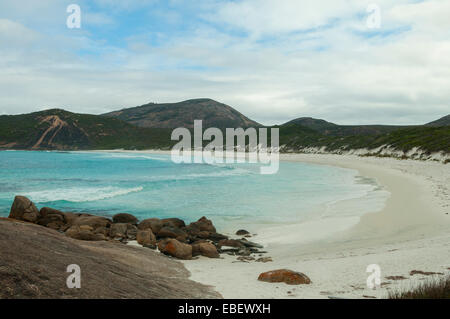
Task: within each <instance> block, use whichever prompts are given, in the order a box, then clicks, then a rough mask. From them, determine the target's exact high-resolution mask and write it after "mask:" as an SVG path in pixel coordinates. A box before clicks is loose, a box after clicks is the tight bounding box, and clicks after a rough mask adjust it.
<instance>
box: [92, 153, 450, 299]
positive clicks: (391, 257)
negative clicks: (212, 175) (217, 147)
mask: <svg viewBox="0 0 450 319" xmlns="http://www.w3.org/2000/svg"><path fill="white" fill-rule="evenodd" d="M95 152H98V153H101V152H116V153H138V154H165V155H167V154H170V151H152V150H148V151H122V150H112V151H95ZM280 161H284V162H302V163H309V164H314V165H327V166H333V167H341V168H345V169H351V170H354V171H357V172H358V175H357V176H355V177H356V178H361V180H362V181H363V180H364V179H366V178H369V179H370V180H373V181H376V184H377V185H380V186H382V188H383V189H384V190H387V191H388V192H389V193H390V196H389V197H388V198H387V199H386V201H385V205H384V207H383V208H380V209H375V208H374V207H372V205H373V203H371V202H369V200H368V198H364V197H362V198H358V199H363V200H367V205H368V206H369V207H371V211H372V212H369V213H365V210H364V214H363V213H361V216H353V215H351V216H346V215H345V214H344V215H341V214H339V216H333V214H327V215H326V217H325V218H319V219H318V220H315V219H313V220H306V221H304V222H301V223H290V224H287V223H285V224H272V225H258V224H252V225H253V226H255V225H257V226H259V227H255V228H254V229H247V230H250V231H251V233H252V234H254V233H257V234H256V235H254V236H253V237H252V239H250V240H252V241H255V242H257V243H260V244H263V245H264V250H265V251H267V252H268V253H267V254H265V255H264V257H271V258H272V259H273V261H272V262H266V263H264V262H256V261H249V262H248V261H244V262H243V261H238V260H237V258H236V256H229V255H226V254H225V255H223V256H224V257H223V256H222V258H220V259H209V258H205V257H199V258H198V259H195V260H187V261H182V263H183V264H184V267H185V268H186V269H187V270H188V272H189V274H190V277H189V279H190V280H193V281H195V282H198V283H201V284H203V285H207V286H211V287H214V289H215V290H216V291H217V292H218V293H220V295H222V296H223V297H224V298H238V299H239V298H246V299H258V298H265V299H270V298H289V299H290V298H329V297H339V298H372V297H374V298H383V297H386V295H387V292H388V290H389V289H398V288H399V287H403V288H404V287H407V286H408V285H415V284H417V283H418V282H420V281H421V280H425V279H427V278H429V277H427V276H425V275H413V274H410V272H411V271H412V270H419V271H426V272H439V273H445V274H448V273H449V271H450V261H449V260H448V256H450V233H449V232H448V230H450V216H449V215H448V213H450V210H449V207H450V192H449V189H448V186H447V185H450V171H449V170H448V168H447V166H446V165H445V164H442V163H437V162H431V161H416V160H398V159H394V158H374V157H359V156H355V155H334V154H333V155H332V154H329V155H324V154H280ZM346 200H350V201H351V200H352V199H346ZM346 200H345V199H343V200H338V201H336V203H337V204H340V203H341V202H344V201H346ZM336 203H334V204H336ZM325 206H326V205H325ZM345 207H346V206H345V205H343V206H342V207H340V208H338V209H337V211H339V209H341V210H342V209H345ZM347 207H348V206H347ZM334 211H336V210H334ZM275 213H276V212H275ZM242 227H244V228H246V227H249V228H250V227H251V226H250V225H248V226H246V225H242ZM255 230H256V231H255ZM228 234H229V233H228ZM230 237H237V236H233V235H232V236H230ZM255 257H256V258H258V257H257V256H255ZM372 264H377V265H379V266H380V268H381V274H382V275H381V281H382V287H381V289H377V290H369V289H367V287H366V280H367V277H368V275H369V274H367V273H366V268H367V266H368V265H372ZM281 268H287V269H291V270H294V271H299V272H303V273H305V274H306V275H307V276H308V277H309V278H311V280H312V284H311V285H302V286H288V285H285V284H269V283H263V282H259V281H257V278H258V275H259V274H260V273H262V272H266V271H270V270H274V269H281ZM391 276H402V277H404V280H397V279H392V278H387V277H391Z"/></svg>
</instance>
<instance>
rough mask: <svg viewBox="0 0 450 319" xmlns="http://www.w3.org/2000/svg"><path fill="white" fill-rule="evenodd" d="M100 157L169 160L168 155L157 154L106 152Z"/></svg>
mask: <svg viewBox="0 0 450 319" xmlns="http://www.w3.org/2000/svg"><path fill="white" fill-rule="evenodd" d="M100 157H102V158H124V159H148V160H153V161H163V162H169V161H171V159H170V157H158V156H149V155H138V154H119V153H117V154H115V153H108V154H102V155H101V156H100Z"/></svg>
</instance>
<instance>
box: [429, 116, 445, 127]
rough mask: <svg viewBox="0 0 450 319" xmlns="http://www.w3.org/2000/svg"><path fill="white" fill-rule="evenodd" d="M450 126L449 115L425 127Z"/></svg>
mask: <svg viewBox="0 0 450 319" xmlns="http://www.w3.org/2000/svg"><path fill="white" fill-rule="evenodd" d="M449 125H450V114H449V115H447V116H444V117H441V118H440V119H439V120H436V121H433V122H430V123H428V124H425V126H434V127H438V126H449Z"/></svg>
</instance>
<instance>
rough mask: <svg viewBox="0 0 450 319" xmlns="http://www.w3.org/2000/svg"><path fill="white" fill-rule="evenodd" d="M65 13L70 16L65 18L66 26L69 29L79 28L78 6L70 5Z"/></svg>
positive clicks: (79, 11)
mask: <svg viewBox="0 0 450 319" xmlns="http://www.w3.org/2000/svg"><path fill="white" fill-rule="evenodd" d="M66 11H67V13H70V15H69V16H68V17H67V20H66V25H67V27H68V28H69V29H80V28H81V8H80V6H79V5H78V4H71V5H69V6H67V9H66Z"/></svg>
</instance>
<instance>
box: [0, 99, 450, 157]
mask: <svg viewBox="0 0 450 319" xmlns="http://www.w3.org/2000/svg"><path fill="white" fill-rule="evenodd" d="M175 104H177V103H175ZM178 104H179V105H177V106H173V104H172V107H173V108H174V109H173V110H172V109H171V107H170V106H169V105H168V104H164V105H162V104H152V105H147V106H143V107H141V108H139V107H138V108H132V109H127V110H122V111H118V112H113V113H115V116H112V115H111V114H113V113H110V114H109V115H108V116H102V115H89V114H77V113H71V112H67V111H64V110H61V109H52V110H46V111H41V112H35V113H30V114H22V115H4V116H0V149H29V150H105V149H127V150H135V149H137V150H141V149H170V148H171V147H172V146H173V145H174V144H175V143H176V141H171V139H170V136H171V132H172V129H171V128H158V127H155V128H146V127H139V126H137V125H133V124H131V123H133V120H132V119H133V118H134V119H142V114H147V115H148V114H153V115H152V116H156V114H159V115H158V116H156V117H155V118H153V120H152V121H153V122H152V123H153V124H155V123H163V122H164V123H165V124H168V123H171V124H170V125H173V124H177V125H178V124H183V123H185V124H186V126H182V125H181V127H187V128H190V127H192V124H193V121H194V119H199V118H202V117H203V118H206V119H210V120H211V121H212V120H213V119H215V121H216V122H211V121H210V122H209V124H211V123H216V124H220V125H226V126H227V127H234V128H238V127H243V128H245V127H247V126H246V125H250V124H252V123H253V124H254V125H253V126H254V127H260V125H259V124H258V123H256V122H254V121H252V120H250V119H248V118H246V117H244V116H243V115H242V114H240V113H239V112H237V111H235V110H234V109H232V108H230V107H228V106H226V105H224V104H220V103H218V102H215V101H213V100H209V99H201V100H190V101H185V102H181V103H178ZM191 106H192V108H191ZM199 108H200V109H201V111H198V109H199ZM149 110H152V111H151V112H150V113H149ZM158 110H159V111H158ZM180 110H182V111H183V112H182V113H180ZM211 110H214V112H212V113H208V112H210V111H211ZM172 112H174V113H172ZM197 112H199V113H197ZM205 112H206V113H205ZM234 112H236V113H234ZM141 113H142V114H141ZM171 114H172V115H173V114H175V117H174V118H171ZM182 114H185V115H186V118H184V117H183V116H182ZM208 114H209V115H208ZM216 115H217V116H219V115H220V116H219V117H217V118H214V116H216ZM205 116H206V117H205ZM147 119H148V118H147ZM447 119H448V116H447V117H443V118H442V119H439V120H438V121H435V122H432V123H430V124H428V125H423V126H386V125H337V124H334V123H330V122H327V121H325V120H319V119H313V118H299V119H296V120H293V121H290V122H288V123H286V124H284V125H281V126H274V127H276V128H279V129H280V146H283V148H282V149H281V151H282V152H283V151H284V152H295V151H303V150H304V149H305V148H322V147H325V150H326V151H329V152H336V151H349V150H353V149H367V150H374V149H376V148H379V147H380V146H387V145H389V146H390V147H391V148H393V149H395V150H398V151H404V152H407V151H410V150H412V149H413V148H416V147H417V148H420V149H421V150H422V151H424V152H426V153H428V154H431V153H434V152H444V153H447V154H448V153H450V126H449V125H446V126H445V123H447V122H446V121H447ZM125 120H126V121H125ZM172 120H173V121H172ZM191 120H192V122H190V121H191ZM139 121H140V120H139ZM158 121H160V122H158ZM161 121H162V122H161ZM180 121H181V122H180ZM228 121H230V122H228ZM188 122H189V124H190V125H188V124H187V123H188ZM233 123H234V124H233ZM231 124H232V125H231ZM239 124H241V125H239ZM220 125H218V126H217V127H219V128H223V127H221V126H220ZM228 125H231V126H228ZM208 126H209V125H208V124H206V125H204V128H206V127H208ZM177 127H178V126H177ZM191 130H192V129H191ZM268 133H269V134H268V135H269V140H268V142H269V144H270V130H269V131H268ZM223 135H224V139H225V134H223ZM192 136H193V134H192ZM224 142H225V141H224ZM208 143H209V141H204V143H203V145H204V146H205V145H206V144H208ZM373 155H377V154H373Z"/></svg>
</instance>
